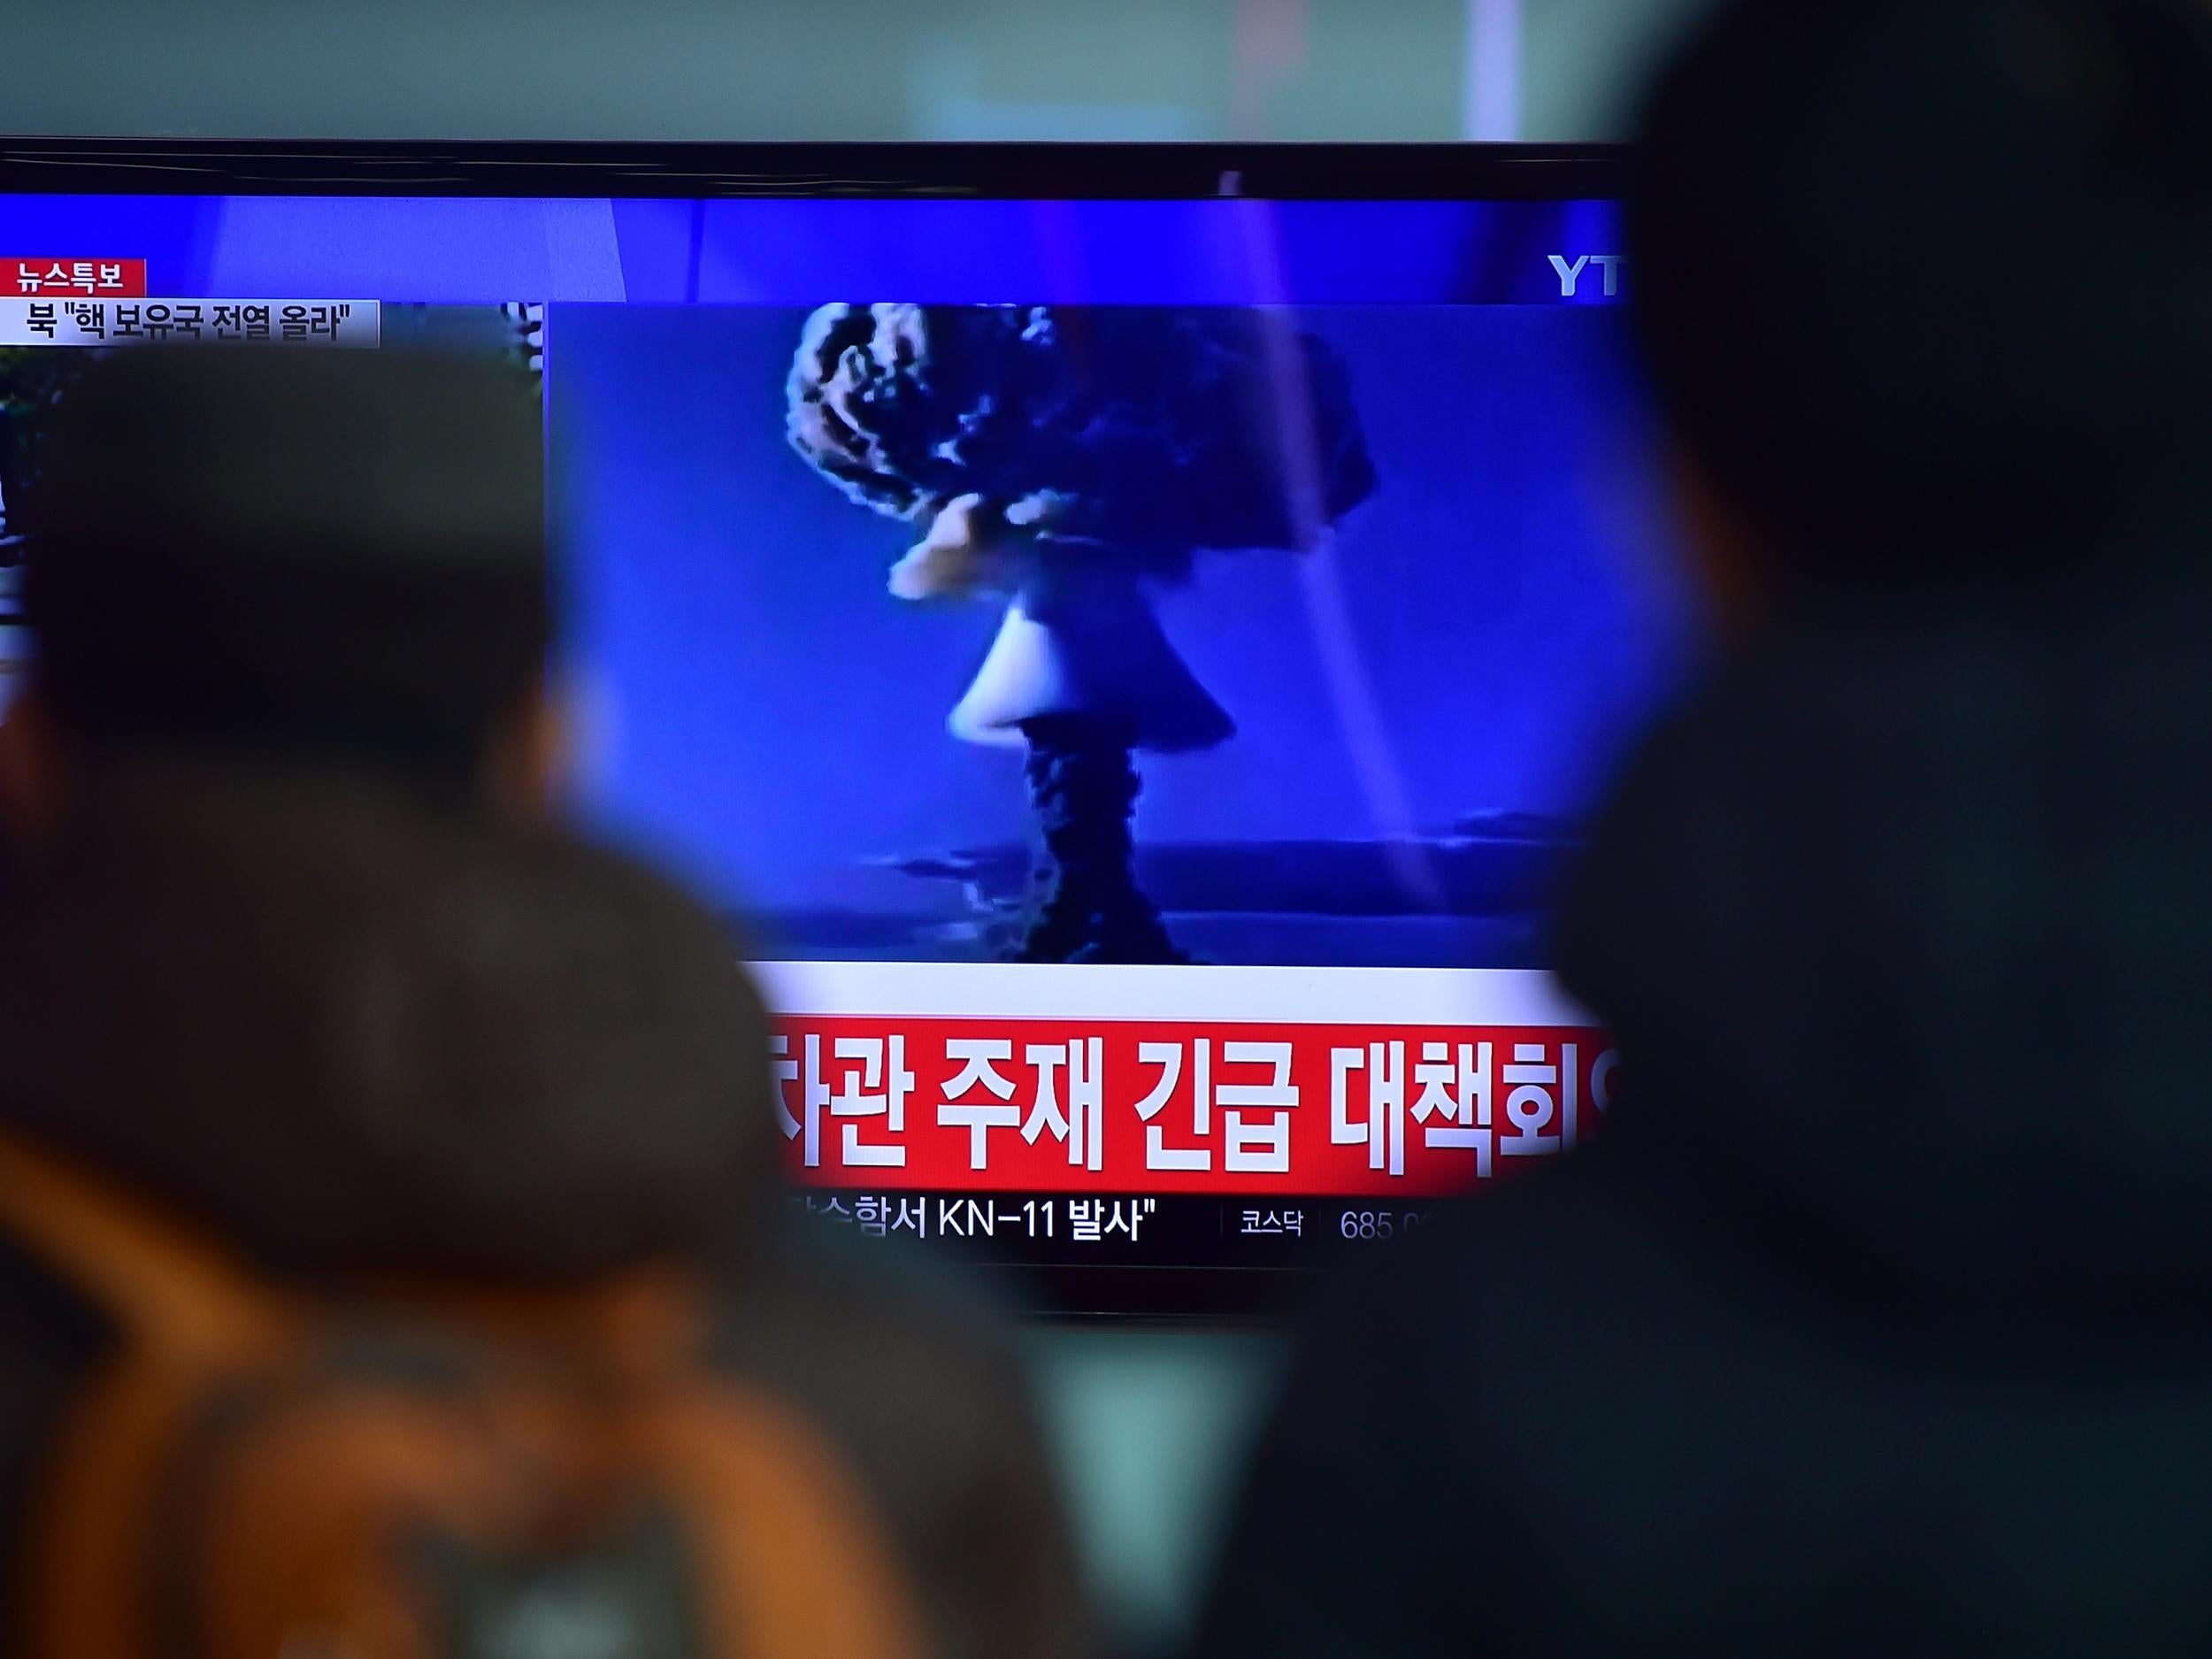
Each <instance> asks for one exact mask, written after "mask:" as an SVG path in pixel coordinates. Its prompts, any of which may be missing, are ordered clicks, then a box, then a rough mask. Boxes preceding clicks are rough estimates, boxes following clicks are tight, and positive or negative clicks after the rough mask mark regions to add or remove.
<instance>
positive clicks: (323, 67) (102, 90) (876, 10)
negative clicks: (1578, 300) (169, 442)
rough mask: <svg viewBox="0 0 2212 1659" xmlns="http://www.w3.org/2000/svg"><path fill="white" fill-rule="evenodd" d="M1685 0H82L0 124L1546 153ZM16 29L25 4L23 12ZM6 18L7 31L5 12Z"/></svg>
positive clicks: (35, 47) (34, 30)
mask: <svg viewBox="0 0 2212 1659" xmlns="http://www.w3.org/2000/svg"><path fill="white" fill-rule="evenodd" d="M1685 9H1686V0H1104V3H1102V0H621V3H620V4H614V3H612V0H367V4H353V5H346V6H318V5H302V4H298V3H297V0H195V3H194V4H188V5H185V4H174V3H173V0H78V3H77V4H73V5H71V6H70V7H68V8H67V9H66V11H65V12H40V13H38V14H37V15H38V16H39V17H40V18H41V19H42V26H41V27H16V28H12V29H11V30H10V31H9V33H8V39H7V44H6V49H5V73H4V75H0V128H5V129H9V130H13V131H15V132H19V133H75V134H85V133H126V134H146V133H174V134H197V135H201V136H238V137H249V136H285V137H302V138H329V137H357V138H372V137H373V138H427V137H439V138H579V139H612V138H638V139H706V138H788V139H832V138H883V139H890V138H1100V139H1141V138H1157V139H1209V138H1229V137H1249V138H1269V139H1453V138H1460V137H1467V136H1483V137H1492V138H1508V137H1520V138H1529V139H1547V140H1564V139H1584V138H1604V137H1609V136H1611V135H1613V134H1614V133H1615V131H1616V129H1617V125H1618V121H1619V110H1620V103H1621V99H1620V88H1621V87H1622V85H1623V83H1624V79H1625V78H1626V77H1628V76H1629V75H1631V74H1632V73H1633V70H1634V67H1635V65H1637V63H1638V62H1640V59H1641V58H1642V57H1643V54H1644V53H1645V52H1646V51H1647V50H1648V47H1649V44H1650V42H1651V41H1652V39H1653V38H1654V35H1655V31H1659V30H1663V28H1664V27H1666V26H1667V24H1668V23H1669V22H1670V20H1671V19H1672V18H1673V17H1675V16H1676V15H1678V13H1680V12H1683V11H1684V10H1685ZM27 15H28V14H27ZM19 20H20V19H19Z"/></svg>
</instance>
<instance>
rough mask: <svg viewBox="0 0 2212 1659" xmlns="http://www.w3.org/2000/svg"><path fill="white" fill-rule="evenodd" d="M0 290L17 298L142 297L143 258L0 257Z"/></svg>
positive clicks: (144, 269) (89, 298) (144, 274)
mask: <svg viewBox="0 0 2212 1659" xmlns="http://www.w3.org/2000/svg"><path fill="white" fill-rule="evenodd" d="M0 292H5V293H7V294H9V295H12V296H14V297H16V298H18V299H20V298H23V297H25V296H28V297H30V298H33V299H45V298H48V297H50V296H58V297H61V298H65V299H88V300H91V299H143V298H144V297H145V295H146V262H145V261H144V260H143V259H30V258H13V257H8V258H0Z"/></svg>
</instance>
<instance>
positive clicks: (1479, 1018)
mask: <svg viewBox="0 0 2212 1659" xmlns="http://www.w3.org/2000/svg"><path fill="white" fill-rule="evenodd" d="M1285 974H1286V971H1283V970H1274V969H1237V968H1197V969H1189V968H1157V969H1146V968H1137V969H1098V968H1078V969H1068V968H1046V969H1039V968H1024V967H1002V966H998V965H996V964H966V965H949V964H933V965H928V966H923V965H916V964H772V965H771V966H770V967H768V968H766V969H764V975H765V977H766V978H767V979H768V980H769V982H770V987H771V994H772V997H773V998H774V1000H775V1002H776V1004H777V1005H778V1006H779V1007H780V1009H783V1010H789V1011H787V1012H784V1013H782V1014H780V1016H779V1018H778V1019H777V1022H776V1039H775V1067H776V1074H777V1087H778V1092H779V1102H778V1106H779V1118H780V1123H781V1126H782V1129H783V1133H784V1138H785V1141H786V1145H787V1164H788V1168H789V1170H790V1172H791V1174H792V1175H793V1177H794V1178H795V1179H797V1180H798V1181H799V1182H801V1183H802V1184H803V1185H806V1186H810V1187H841V1188H851V1187H868V1188H872V1189H879V1190H885V1191H902V1190H904V1191H910V1190H932V1191H940V1192H941V1191H947V1190H952V1191H961V1190H967V1191H978V1192H1028V1193H1036V1192H1071V1193H1091V1192H1097V1193H1118V1194H1127V1193H1133V1192H1134V1193H1158V1194H1230V1195H1239V1196H1244V1195H1250V1196H1255V1197H1258V1196H1269V1195H1275V1194H1281V1195H1284V1196H1290V1195H1323V1194H1326V1195H1340V1196H1347V1197H1377V1198H1382V1197H1391V1198H1395V1197H1435V1196H1442V1195H1446V1194H1452V1193H1456V1192H1461V1191H1464V1190H1465V1189H1467V1188H1468V1187H1473V1186H1477V1185H1479V1184H1480V1183H1482V1182H1484V1181H1487V1180H1490V1179H1497V1178H1499V1177H1501V1176H1504V1175H1506V1174H1509V1173H1510V1172H1511V1171H1512V1170H1514V1169H1515V1168H1517V1167H1521V1166H1525V1165H1526V1164H1529V1163H1530V1162H1532V1161H1533V1160H1536V1159H1540V1158H1542V1157H1546V1156H1554V1155H1556V1154H1557V1153H1560V1152H1562V1151H1564V1150H1566V1149H1568V1148H1571V1147H1572V1146H1574V1145H1575V1144H1576V1142H1577V1141H1579V1140H1581V1139H1583V1138H1585V1137H1586V1136H1588V1135H1589V1134H1590V1133H1593V1132H1594V1130H1595V1129H1596V1128H1597V1126H1598V1125H1599V1123H1600V1122H1601V1119H1602V1117H1603V1114H1604V1112H1605V1110H1606V1108H1607V1106H1608V1104H1609V1102H1610V1098H1611V1094H1612V1087H1613V1076H1614V1069H1615V1065H1616V1064H1617V1056H1616V1055H1615V1053H1614V1051H1613V1049H1612V1048H1611V1046H1610V1044H1609V1042H1608V1041H1607V1040H1606V1038H1605V1035H1604V1033H1602V1032H1601V1031H1599V1030H1597V1029H1596V1028H1594V1026H1592V1025H1590V1024H1589V1022H1588V1020H1587V1018H1586V1017H1584V1016H1582V1015H1581V1014H1580V1013H1579V1012H1578V1010H1574V1009H1572V1008H1571V1006H1570V1005H1568V1004H1566V1003H1565V1002H1563V999H1560V998H1559V997H1558V996H1557V995H1556V994H1555V993H1554V992H1552V991H1551V990H1550V988H1549V986H1548V981H1547V980H1546V979H1544V976H1541V975H1538V974H1522V973H1505V972H1473V971H1426V970H1421V971H1415V970H1374V969H1346V970H1314V971H1301V972H1300V974H1299V976H1298V977H1297V978H1295V979H1292V978H1286V977H1285ZM810 1009H819V1010H825V1011H820V1012H813V1011H808V1010H810ZM874 1010H884V1011H874ZM1256 1010H1265V1011H1267V1012H1269V1013H1271V1014H1273V1015H1278V1016H1281V1017H1279V1018H1253V1014H1254V1013H1255V1011H1256ZM1332 1014H1333V1016H1334V1017H1331V1015H1332Z"/></svg>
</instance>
